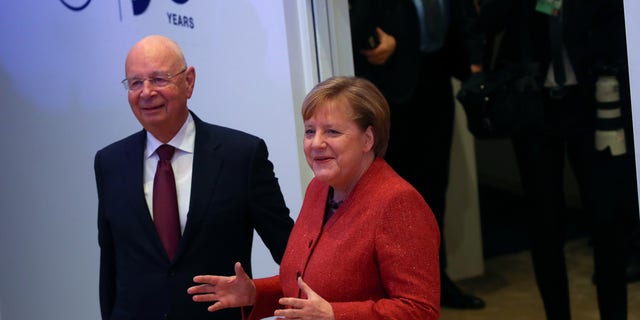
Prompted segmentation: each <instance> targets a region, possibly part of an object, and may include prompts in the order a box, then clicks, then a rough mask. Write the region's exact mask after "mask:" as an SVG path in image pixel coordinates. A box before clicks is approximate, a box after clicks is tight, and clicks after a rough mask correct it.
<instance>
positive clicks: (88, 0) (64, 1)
mask: <svg viewBox="0 0 640 320" xmlns="http://www.w3.org/2000/svg"><path fill="white" fill-rule="evenodd" d="M187 1H188V0H187ZM60 2H62V4H64V6H65V7H67V8H68V9H69V10H72V11H82V10H84V8H86V7H87V6H88V5H89V3H91V0H86V1H85V2H84V3H81V4H71V3H69V2H74V1H73V0H71V1H69V0H60ZM76 2H77V1H76ZM80 2H82V1H80ZM133 2H135V0H134V1H133ZM185 2H186V1H185Z"/></svg>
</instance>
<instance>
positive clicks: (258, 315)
mask: <svg viewBox="0 0 640 320" xmlns="http://www.w3.org/2000/svg"><path fill="white" fill-rule="evenodd" d="M254 283H255V285H256V303H255V304H254V305H253V308H252V309H251V313H250V314H249V315H248V316H246V313H245V311H248V310H245V309H243V310H242V311H243V312H242V318H243V320H258V319H263V318H267V317H273V312H274V311H275V310H276V309H278V308H279V306H280V304H279V303H278V300H280V298H282V296H283V294H282V286H281V285H280V276H273V277H270V278H262V279H256V280H254Z"/></svg>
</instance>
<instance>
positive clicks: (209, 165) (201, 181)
mask: <svg viewBox="0 0 640 320" xmlns="http://www.w3.org/2000/svg"><path fill="white" fill-rule="evenodd" d="M191 115H192V116H193V120H194V123H195V127H196V138H195V145H194V152H193V169H192V174H191V179H192V180H191V198H190V201H189V212H188V214H187V223H186V225H185V230H184V232H183V234H182V239H181V241H180V244H179V245H178V250H177V252H176V257H175V258H176V259H178V258H180V256H181V255H182V253H183V252H184V251H185V249H186V248H188V246H189V243H190V242H191V241H192V239H193V238H194V236H195V235H196V234H197V233H198V231H199V229H200V225H201V223H200V221H201V220H202V218H203V217H204V215H205V214H206V212H207V208H208V206H209V202H210V201H211V198H212V195H213V193H214V191H215V189H216V188H217V182H218V178H219V175H220V171H221V169H222V165H223V159H222V158H221V157H220V156H219V153H218V148H219V147H220V145H221V144H220V142H219V141H218V140H217V139H216V137H215V136H213V135H212V132H211V130H209V129H208V128H207V127H206V124H205V123H203V122H202V120H200V119H199V118H198V117H196V116H195V114H193V113H192V114H191Z"/></svg>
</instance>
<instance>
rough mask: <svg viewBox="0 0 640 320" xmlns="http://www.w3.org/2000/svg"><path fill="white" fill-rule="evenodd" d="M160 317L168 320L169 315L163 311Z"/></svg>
mask: <svg viewBox="0 0 640 320" xmlns="http://www.w3.org/2000/svg"><path fill="white" fill-rule="evenodd" d="M161 319H162V320H169V315H168V314H166V313H165V314H163V315H162V318H161Z"/></svg>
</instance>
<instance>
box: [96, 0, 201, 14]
mask: <svg viewBox="0 0 640 320" xmlns="http://www.w3.org/2000/svg"><path fill="white" fill-rule="evenodd" d="M89 1H91V0H89ZM171 1H173V2H175V3H177V4H185V3H187V2H188V1H189V0H171ZM149 3H151V0H131V4H133V15H134V16H139V15H141V14H143V13H144V12H145V11H147V8H148V7H149Z"/></svg>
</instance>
